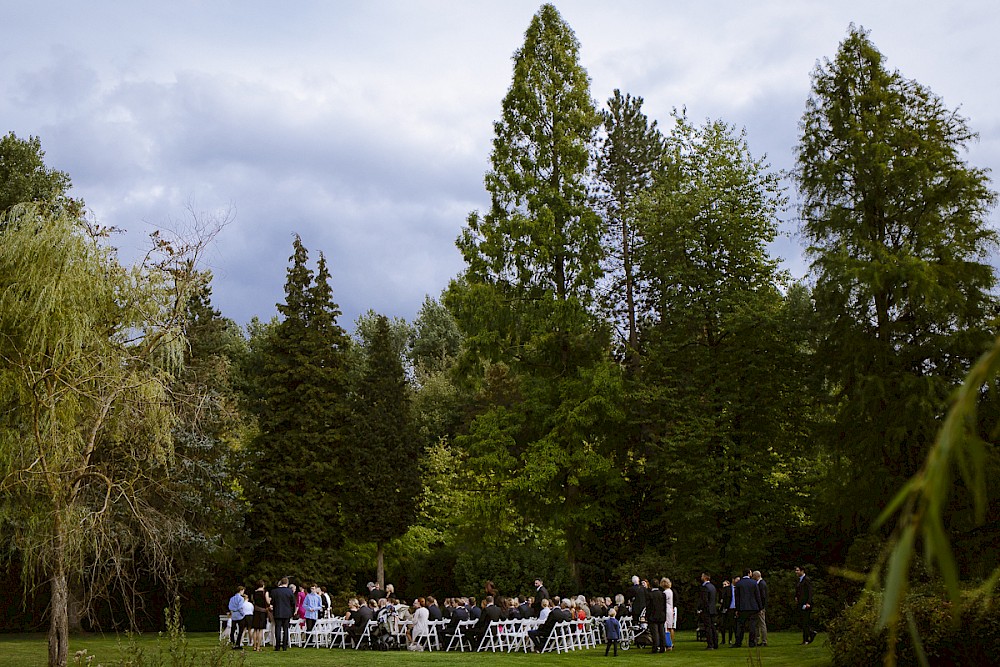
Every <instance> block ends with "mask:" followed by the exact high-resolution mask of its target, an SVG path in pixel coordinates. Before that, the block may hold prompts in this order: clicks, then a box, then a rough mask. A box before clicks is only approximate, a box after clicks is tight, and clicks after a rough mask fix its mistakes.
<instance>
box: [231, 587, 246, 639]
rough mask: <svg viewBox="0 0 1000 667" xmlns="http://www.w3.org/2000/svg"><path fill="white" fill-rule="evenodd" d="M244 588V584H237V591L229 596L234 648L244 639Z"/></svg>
mask: <svg viewBox="0 0 1000 667" xmlns="http://www.w3.org/2000/svg"><path fill="white" fill-rule="evenodd" d="M243 590H244V588H243V586H237V587H236V593H234V594H233V597H231V598H229V643H230V644H232V645H233V648H234V649H238V648H240V642H242V641H243V623H242V621H243ZM237 630H238V631H239V639H237Z"/></svg>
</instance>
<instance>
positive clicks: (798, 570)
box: [795, 565, 806, 577]
mask: <svg viewBox="0 0 1000 667" xmlns="http://www.w3.org/2000/svg"><path fill="white" fill-rule="evenodd" d="M805 573H806V570H805V568H804V567H802V566H801V565H796V566H795V574H796V576H799V577H801V576H802V575H804V574H805Z"/></svg>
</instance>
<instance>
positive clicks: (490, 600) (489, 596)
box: [486, 595, 493, 605]
mask: <svg viewBox="0 0 1000 667" xmlns="http://www.w3.org/2000/svg"><path fill="white" fill-rule="evenodd" d="M486 604H487V605H491V604H493V596H492V595H487V596H486Z"/></svg>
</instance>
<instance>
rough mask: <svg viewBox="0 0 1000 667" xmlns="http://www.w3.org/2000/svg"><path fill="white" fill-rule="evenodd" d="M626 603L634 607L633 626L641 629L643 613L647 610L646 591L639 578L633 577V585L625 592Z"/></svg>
mask: <svg viewBox="0 0 1000 667" xmlns="http://www.w3.org/2000/svg"><path fill="white" fill-rule="evenodd" d="M625 601H626V602H629V603H631V605H632V625H633V627H636V628H638V627H639V620H640V618H641V617H642V612H643V611H644V610H645V609H646V589H645V588H643V587H642V584H640V583H639V577H638V576H636V575H633V576H632V585H631V586H629V587H628V590H627V591H625Z"/></svg>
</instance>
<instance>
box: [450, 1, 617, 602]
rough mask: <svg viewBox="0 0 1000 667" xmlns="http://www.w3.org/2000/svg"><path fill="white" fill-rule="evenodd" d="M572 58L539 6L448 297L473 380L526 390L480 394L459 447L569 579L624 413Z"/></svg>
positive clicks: (584, 99)
mask: <svg viewBox="0 0 1000 667" xmlns="http://www.w3.org/2000/svg"><path fill="white" fill-rule="evenodd" d="M578 58H579V43H578V42H577V39H576V36H575V35H574V34H573V31H572V30H571V29H570V27H569V26H568V25H567V24H566V23H565V22H564V21H563V19H562V17H561V16H560V15H559V13H558V12H557V11H556V9H555V8H554V7H553V6H552V5H550V4H546V5H543V6H542V8H541V9H540V10H539V11H538V13H537V14H536V15H535V16H534V17H533V19H532V21H531V24H530V25H529V27H528V30H527V32H526V33H525V40H524V45H523V46H522V47H521V48H520V49H518V51H517V52H516V53H515V55H514V75H513V81H512V83H511V87H510V90H509V91H508V93H507V95H506V97H505V98H504V101H503V115H502V117H501V119H500V120H499V121H497V122H496V123H495V125H494V127H495V131H496V135H495V138H494V141H493V153H492V156H491V164H492V169H491V170H490V172H489V173H488V174H487V175H486V189H487V190H488V191H489V193H490V195H491V198H492V206H491V208H490V211H489V212H488V213H487V214H486V215H485V216H482V217H481V216H480V215H479V214H477V213H473V214H472V215H470V216H469V220H468V227H467V228H466V229H465V230H464V231H463V233H462V235H461V237H460V238H459V240H458V246H459V249H460V250H461V251H462V254H463V256H464V258H465V261H466V263H467V269H466V271H465V274H464V276H463V278H462V280H459V281H455V282H454V283H453V284H452V286H451V288H450V290H449V293H448V295H447V297H446V303H447V305H448V307H449V309H450V310H451V311H452V313H453V314H455V316H456V319H457V320H458V322H459V324H460V326H461V328H462V332H463V334H465V336H466V339H465V340H466V343H467V346H468V348H467V349H468V355H467V356H466V362H465V363H464V364H463V365H462V368H463V369H464V370H466V371H469V372H470V373H472V376H473V377H474V378H475V379H474V384H473V387H476V386H477V385H478V386H479V387H481V388H485V387H484V385H483V380H484V377H483V374H484V373H486V372H488V369H490V368H491V367H493V368H495V369H497V370H499V369H505V371H510V376H511V377H510V381H511V383H512V385H513V388H514V389H515V392H514V393H515V394H516V395H519V396H520V397H521V398H522V399H523V400H521V401H518V402H517V403H516V404H507V403H503V404H499V405H497V404H492V405H491V404H489V403H485V404H484V405H483V407H482V412H481V413H480V414H478V415H477V416H476V417H475V419H474V421H473V423H472V424H470V426H469V433H468V434H466V435H465V436H463V437H462V438H460V439H459V441H458V443H457V444H459V445H461V446H462V447H463V448H464V449H465V450H466V451H467V452H469V455H470V459H469V460H470V465H471V466H472V467H473V470H474V471H475V473H476V474H477V475H478V476H479V477H480V478H481V479H489V480H492V484H493V485H494V488H495V489H496V491H499V493H495V494H494V495H495V497H497V498H500V501H499V502H500V503H502V504H504V505H506V507H507V508H513V510H514V511H515V512H518V513H519V514H520V515H521V516H522V517H524V519H523V520H525V521H528V522H529V523H531V524H533V525H534V526H535V527H536V529H535V530H534V531H532V532H531V533H530V534H533V535H538V534H539V531H540V530H544V531H548V532H546V533H544V534H545V539H546V540H549V539H550V537H551V538H554V540H553V541H554V543H556V544H561V545H563V546H564V548H565V552H566V554H567V556H568V562H569V563H570V564H571V568H572V569H573V573H574V576H577V577H579V574H580V570H579V568H577V567H576V564H577V561H578V559H579V558H580V556H581V555H582V554H583V542H582V540H583V537H584V535H585V534H586V533H587V532H588V531H589V530H590V529H591V528H592V527H593V526H595V525H597V524H598V523H599V522H600V521H601V520H603V519H606V518H607V517H608V516H610V515H612V514H613V512H612V510H611V508H609V507H608V505H607V498H606V497H605V496H604V494H605V493H606V492H607V489H608V487H609V485H611V486H613V485H614V484H615V483H616V480H618V479H619V476H618V475H617V473H616V472H614V470H613V466H612V464H611V463H610V461H611V458H613V451H614V450H615V447H614V446H613V444H612V441H611V439H610V438H609V434H612V433H614V425H615V423H617V421H618V420H620V416H621V414H620V408H619V406H620V389H621V387H620V377H619V372H618V369H617V367H616V366H615V364H613V363H612V362H611V360H610V358H609V355H608V349H609V346H610V343H609V332H608V329H607V326H606V324H605V323H603V322H601V321H600V320H598V319H597V318H596V317H595V315H594V310H595V308H594V306H595V284H596V281H597V280H598V278H599V277H600V275H601V259H602V247H601V243H600V241H601V234H602V229H601V220H600V218H599V216H598V215H597V214H596V213H595V211H594V210H593V209H592V208H591V207H590V201H589V193H588V191H587V187H586V175H587V169H588V159H589V155H590V151H591V149H592V147H593V138H594V133H595V131H596V128H597V126H598V124H599V122H600V117H599V116H598V114H597V111H596V110H595V108H594V104H593V101H592V100H591V98H590V84H589V79H588V76H587V73H586V71H585V70H584V69H583V67H582V66H581V65H580V63H579V60H578ZM486 395H487V394H486V393H481V396H483V397H485V396H486ZM484 493H488V491H487V490H486V489H484ZM482 500H483V501H484V502H487V501H488V500H489V499H482ZM492 509H494V510H496V511H498V512H501V513H502V512H504V511H505V510H503V509H502V507H500V506H495V507H493V508H492ZM506 511H511V510H510V509H507V510H506ZM504 518H506V517H505V516H504ZM497 519H498V520H501V521H502V520H503V519H501V518H500V517H497ZM504 524H505V525H506V521H504ZM493 525H494V526H495V524H493ZM489 529H490V530H493V531H494V533H492V534H496V532H495V529H494V528H493V526H490V527H489ZM524 534H525V532H524V531H522V532H521V535H522V536H523V535H524ZM578 583H579V582H578Z"/></svg>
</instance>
